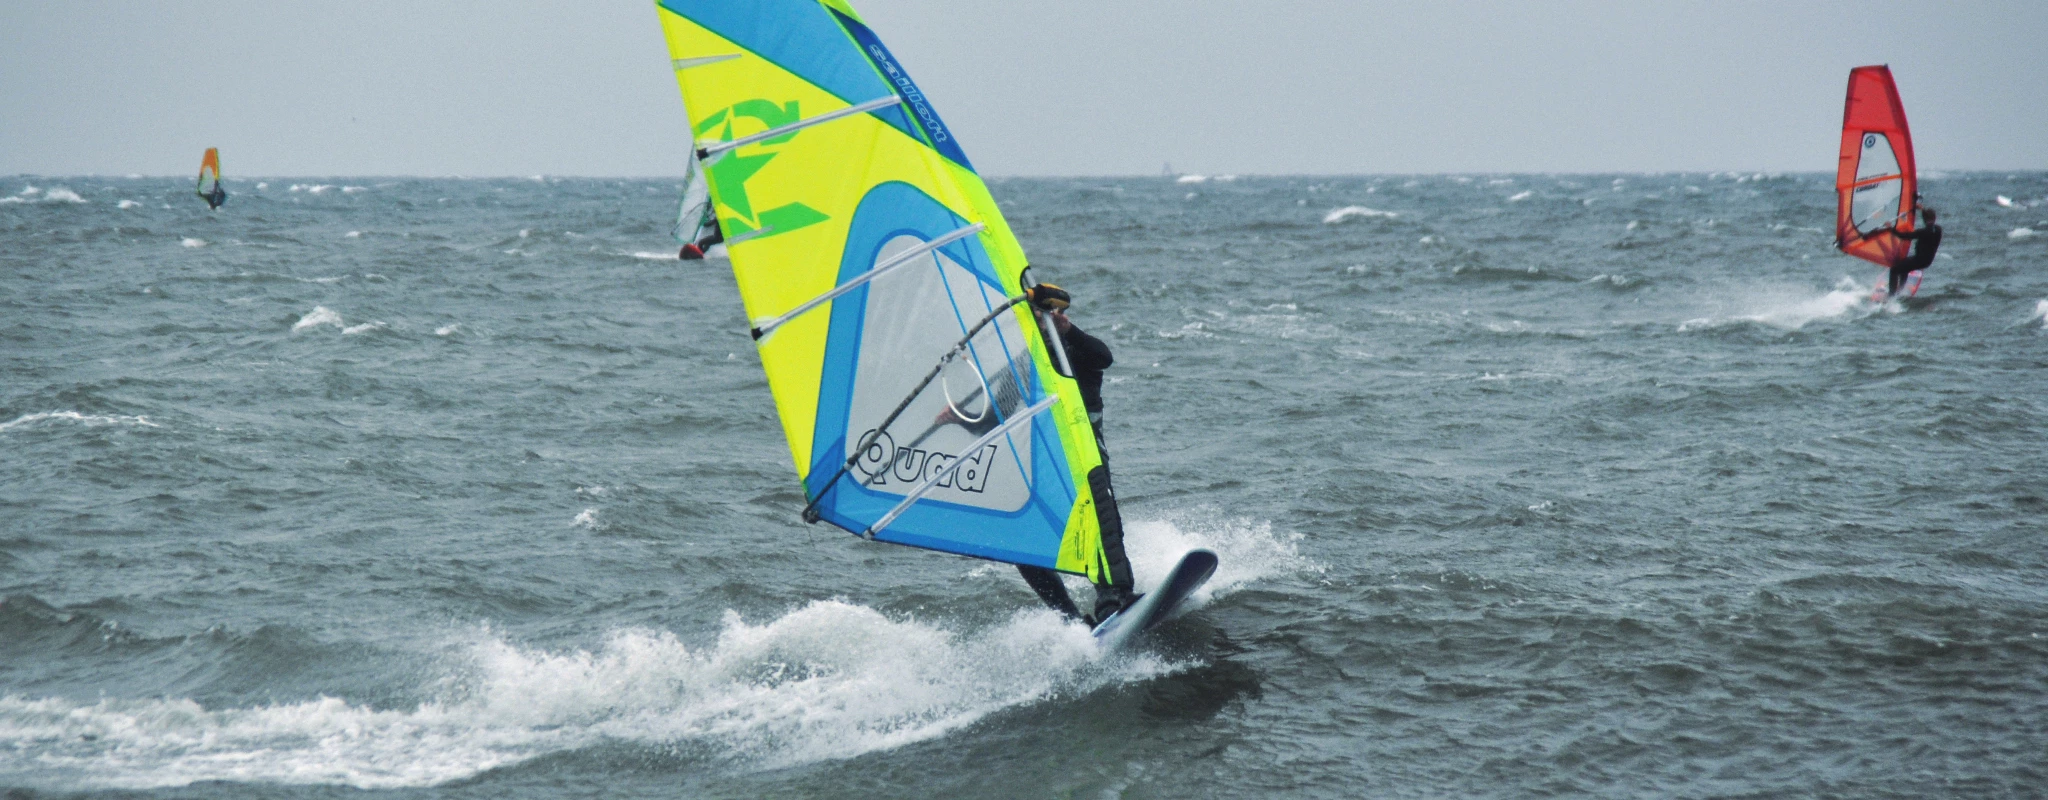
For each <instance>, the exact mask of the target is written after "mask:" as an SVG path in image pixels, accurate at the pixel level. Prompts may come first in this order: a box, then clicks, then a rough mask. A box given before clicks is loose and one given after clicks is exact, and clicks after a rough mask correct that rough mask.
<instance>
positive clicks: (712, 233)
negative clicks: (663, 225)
mask: <svg viewBox="0 0 2048 800" xmlns="http://www.w3.org/2000/svg"><path fill="white" fill-rule="evenodd" d="M692 149H694V147H693V148H692ZM688 163H689V166H688V167H687V168H686V170H687V171H686V172H684V173H683V196H682V200H681V201H679V202H678V203H677V204H676V222H675V224H674V225H672V226H670V227H669V231H668V233H669V236H671V237H674V238H675V240H676V244H678V245H681V246H682V250H681V251H680V253H679V255H680V257H682V258H684V259H698V258H704V257H706V256H708V255H710V254H711V248H712V247H714V246H716V245H717V244H718V242H720V241H722V240H723V238H724V237H722V236H720V235H719V233H718V212H717V209H714V208H713V207H712V205H711V187H710V185H708V184H707V183H706V182H705V180H704V170H703V168H702V167H700V166H699V165H698V164H697V156H696V154H695V153H692V154H691V155H690V157H689V161H688Z"/></svg>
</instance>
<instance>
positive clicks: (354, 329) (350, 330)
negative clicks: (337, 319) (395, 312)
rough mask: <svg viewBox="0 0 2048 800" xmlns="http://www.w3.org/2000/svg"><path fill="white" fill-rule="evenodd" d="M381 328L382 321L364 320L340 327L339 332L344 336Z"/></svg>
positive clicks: (382, 326)
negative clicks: (359, 323)
mask: <svg viewBox="0 0 2048 800" xmlns="http://www.w3.org/2000/svg"><path fill="white" fill-rule="evenodd" d="M294 327H296V326H294ZM383 329H384V323H382V322H365V323H363V324H361V325H350V326H348V327H346V328H342V329H341V332H342V335H344V336H353V335H355V334H358V333H369V332H371V331H381V330H383Z"/></svg>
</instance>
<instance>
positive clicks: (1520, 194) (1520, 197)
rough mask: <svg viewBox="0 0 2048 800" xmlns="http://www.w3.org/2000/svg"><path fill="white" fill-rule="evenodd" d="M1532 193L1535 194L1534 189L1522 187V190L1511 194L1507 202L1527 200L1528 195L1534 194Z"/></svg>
mask: <svg viewBox="0 0 2048 800" xmlns="http://www.w3.org/2000/svg"><path fill="white" fill-rule="evenodd" d="M1534 194H1536V190H1535V189H1523V190H1522V191H1520V192H1518V193H1516V194H1514V195H1513V196H1510V197H1509V198H1508V202H1510V203H1519V202H1522V201H1523V200H1527V199H1529V198H1530V196H1532V195H1534Z"/></svg>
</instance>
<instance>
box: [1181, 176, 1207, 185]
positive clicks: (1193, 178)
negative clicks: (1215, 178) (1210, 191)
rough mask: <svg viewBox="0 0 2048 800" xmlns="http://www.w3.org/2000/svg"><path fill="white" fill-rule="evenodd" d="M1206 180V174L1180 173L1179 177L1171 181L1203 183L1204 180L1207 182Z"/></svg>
mask: <svg viewBox="0 0 2048 800" xmlns="http://www.w3.org/2000/svg"><path fill="white" fill-rule="evenodd" d="M1208 180H1209V176H1207V175H1182V176H1180V177H1178V178H1175V179H1173V182H1174V183H1204V182H1207V181H1208Z"/></svg>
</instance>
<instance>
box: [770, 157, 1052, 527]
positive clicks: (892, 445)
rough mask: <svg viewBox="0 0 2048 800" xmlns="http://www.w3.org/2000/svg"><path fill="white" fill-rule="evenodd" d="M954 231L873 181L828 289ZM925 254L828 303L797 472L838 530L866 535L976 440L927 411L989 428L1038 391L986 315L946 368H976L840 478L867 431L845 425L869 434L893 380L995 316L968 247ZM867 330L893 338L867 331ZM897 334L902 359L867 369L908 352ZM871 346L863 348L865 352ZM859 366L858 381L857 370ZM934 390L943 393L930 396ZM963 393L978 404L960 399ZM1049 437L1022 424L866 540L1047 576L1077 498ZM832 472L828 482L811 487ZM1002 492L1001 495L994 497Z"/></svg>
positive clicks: (914, 195) (1009, 326) (891, 401)
mask: <svg viewBox="0 0 2048 800" xmlns="http://www.w3.org/2000/svg"><path fill="white" fill-rule="evenodd" d="M967 224H968V222H967V221H966V220H964V219H961V218H960V217H959V216H958V215H956V214H954V213H952V212H951V211H949V210H947V209H946V208H945V207H944V206H942V205H940V204H939V203H938V202H937V201H935V200H933V199H932V198H931V197H929V196H927V195H925V194H924V193H923V192H921V191H919V190H918V189H916V188H914V187H912V186H910V185H908V184H903V183H885V184H880V185H878V186H876V187H875V188H874V189H873V190H871V191H870V192H869V193H868V194H867V196H866V197H865V198H863V199H862V201H861V203H860V205H859V206H858V208H857V210H856V211H855V213H854V216H853V219H852V221H851V222H850V224H849V231H848V234H847V239H846V248H845V251H844V255H843V258H842V261H841V266H840V273H839V280H840V281H841V282H844V281H847V280H851V279H853V278H856V277H859V276H860V275H862V274H863V273H865V272H867V271H868V270H869V269H871V268H872V267H873V266H874V265H875V264H876V263H877V262H878V261H880V260H882V259H885V258H886V257H888V255H889V254H890V252H893V251H890V250H887V249H886V248H889V247H891V245H892V243H893V244H894V245H895V246H896V247H898V248H900V247H902V246H904V245H905V243H908V242H925V241H930V240H932V239H936V238H938V237H940V236H943V235H945V234H947V233H949V232H952V231H955V230H958V229H960V228H962V227H965V226H966V225H967ZM933 256H937V257H936V258H935V257H933ZM933 256H922V257H920V258H921V259H923V263H913V264H911V265H908V266H905V267H903V268H902V269H900V270H896V271H894V272H892V273H891V274H889V275H886V276H883V277H881V278H878V279H876V280H875V281H873V282H871V283H869V284H867V285H863V286H861V287H860V288H857V289H855V290H853V291H851V292H848V293H847V294H845V295H843V296H841V297H840V298H838V299H837V300H835V301H833V304H832V317H831V322H830V325H829V327H830V332H829V334H828V336H827V344H826V348H825V363H824V372H823V376H822V381H821V383H820V387H819V396H818V406H817V408H818V415H817V420H816V428H815V431H816V433H815V438H814V439H813V442H814V445H813V450H812V457H813V458H814V459H815V461H814V463H813V464H812V466H811V469H810V471H809V475H810V480H811V481H813V482H815V484H814V485H809V486H807V487H806V489H807V491H808V492H809V493H810V494H811V495H813V496H817V495H818V494H819V493H820V492H823V496H822V497H820V498H819V502H818V503H817V505H816V508H817V510H818V513H819V515H820V516H821V517H823V518H824V519H825V520H826V521H828V522H831V523H832V524H834V525H838V526H840V527H843V528H846V529H848V530H852V531H860V530H864V529H866V527H867V526H868V525H869V524H871V523H873V522H874V521H875V520H877V519H879V518H880V517H881V516H882V515H884V514H886V513H888V512H889V510H890V509H892V508H894V507H895V506H896V505H897V503H898V502H899V501H901V500H902V498H903V497H904V496H905V493H906V492H907V491H908V490H909V488H910V487H911V486H913V485H915V484H916V483H917V481H918V479H920V478H923V477H925V476H929V475H934V474H937V473H935V472H934V471H933V470H934V469H935V468H936V466H937V465H939V464H943V463H945V462H946V461H950V460H951V459H952V457H953V456H955V455H957V452H956V451H957V449H959V448H961V447H964V446H965V443H967V442H968V441H970V440H972V439H974V438H977V437H976V436H975V435H974V431H973V430H971V429H969V427H968V426H965V425H957V424H956V425H940V424H938V423H935V422H934V419H935V416H934V413H933V412H934V410H938V409H948V408H952V407H954V406H953V404H955V403H958V404H959V405H961V406H966V407H977V406H976V403H977V402H978V403H979V406H978V408H979V409H980V410H979V412H978V413H980V414H982V415H985V419H986V422H985V424H986V425H988V426H992V425H993V424H994V423H995V422H996V421H998V420H1000V419H1004V418H1007V415H1008V414H1010V413H1013V412H1015V411H1016V410H1017V409H1018V408H1020V407H1021V406H1022V405H1023V404H1026V403H1028V402H1034V401H1036V400H1039V399H1042V398H1043V396H1044V395H1043V389H1042V387H1041V386H1040V385H1039V384H1040V381H1039V380H1038V379H1037V378H1036V377H1035V376H1034V375H1033V374H1031V365H1030V360H1029V355H1028V349H1027V348H1026V346H1025V343H1024V342H1023V341H1021V336H1022V333H1021V330H1020V329H1018V328H1017V327H1016V325H1015V324H1014V322H1012V321H1009V320H1008V319H1007V318H1005V317H1003V316H1001V315H999V316H998V323H997V324H991V325H988V326H986V327H985V328H984V329H983V330H982V331H981V332H980V333H978V334H977V335H976V336H975V337H974V339H973V347H972V348H971V350H970V352H969V353H968V354H966V355H964V356H962V358H961V359H960V361H959V362H958V363H961V364H965V363H966V362H969V361H972V362H974V363H975V364H978V365H981V368H980V371H979V372H975V373H969V372H965V371H964V369H963V371H962V373H961V374H965V375H970V376H974V378H973V379H971V380H969V381H966V382H955V383H954V384H952V386H951V389H950V390H947V389H944V388H943V387H940V386H934V387H933V388H930V389H927V390H926V391H924V392H922V393H921V394H920V395H918V396H917V397H916V400H917V402H913V403H912V404H911V405H910V406H908V408H909V413H906V414H904V415H903V416H902V417H901V418H900V420H899V421H898V422H896V423H892V424H891V426H890V427H889V429H888V430H886V431H884V433H886V434H888V435H889V436H890V437H891V438H889V439H888V442H889V444H887V445H886V446H879V447H878V448H877V451H878V452H880V453H882V454H881V455H878V456H877V457H876V458H875V459H874V461H873V463H871V464H867V465H865V466H864V467H863V468H861V469H855V470H853V471H850V472H846V473H844V474H842V473H841V472H840V466H841V465H842V464H844V463H845V461H846V458H847V456H848V453H847V448H848V446H849V444H848V443H849V441H850V440H852V441H859V440H860V437H861V436H862V435H863V434H865V433H867V429H863V430H855V431H849V424H850V422H852V421H855V420H857V421H858V422H855V423H853V424H860V425H864V426H868V425H876V424H879V422H880V421H881V418H882V416H883V415H884V414H885V413H886V411H887V409H888V408H890V407H894V406H895V405H896V403H898V402H900V401H901V400H902V399H903V398H904V396H905V393H906V392H909V391H911V389H912V387H911V386H909V385H906V384H910V383H914V382H915V381H916V379H917V378H919V377H921V376H922V375H923V374H925V373H926V372H927V371H928V370H930V369H931V367H932V366H934V365H935V364H937V363H938V360H939V356H940V355H942V354H943V353H944V352H945V350H947V349H948V348H950V347H951V346H952V345H953V344H954V343H955V342H957V341H959V339H960V338H961V337H963V336H965V335H966V333H967V332H968V330H969V329H970V328H972V327H973V326H974V325H975V323H976V322H977V321H979V320H981V319H983V318H985V317H987V316H988V315H989V313H990V312H991V311H993V310H994V309H996V308H999V307H1004V304H1003V299H1004V298H1003V291H1002V288H1001V287H1002V283H1001V281H1000V280H999V279H998V278H997V276H996V275H995V273H994V271H993V268H992V262H991V260H990V258H989V256H988V254H987V253H986V252H985V251H983V250H982V247H981V243H980V242H979V241H978V239H977V238H976V237H968V238H965V239H961V240H959V241H956V242H953V243H950V244H948V245H946V246H944V247H941V248H939V249H938V250H937V251H936V252H935V253H934V254H933ZM906 287H908V288H906ZM891 292H894V294H890V293H891ZM871 306H872V307H871ZM1004 313H1005V314H1007V313H1009V312H1004ZM906 319H908V320H911V321H908V322H906V321H905V320H906ZM878 324H879V325H883V326H884V327H889V326H895V330H894V331H887V330H878V329H877V328H875V327H873V326H874V325H878ZM908 334H917V335H916V336H915V342H916V344H917V347H916V348H914V349H915V351H916V352H915V353H914V354H906V355H902V356H901V359H900V360H895V361H888V362H884V361H880V360H878V354H879V358H895V357H897V355H898V354H902V353H905V351H906V349H910V348H905V347H903V346H902V342H904V341H907V340H906V339H905V336H906V335H908ZM892 337H893V338H892ZM870 338H874V339H876V341H875V342H874V343H872V346H866V345H870V343H869V342H868V340H869V339H870ZM1020 353H1021V354H1023V355H1022V356H1021V357H1019V355H1018V354H1020ZM864 369H865V370H869V371H870V372H869V373H867V374H864V373H863V370H864ZM939 383H940V384H945V383H946V380H945V379H942V380H941V381H939ZM976 387H978V389H977V388H976ZM969 390H972V391H969ZM945 391H951V392H953V393H954V394H953V395H952V396H947V397H943V398H942V397H941V395H943V394H944V393H945ZM864 393H865V396H863V394H864ZM976 394H980V395H982V396H983V399H981V400H979V401H977V400H975V399H973V397H974V395H976ZM963 398H965V400H963ZM971 413H973V412H970V414H971ZM1056 431H1057V428H1056V426H1055V425H1054V424H1053V422H1052V420H1051V418H1050V416H1049V415H1040V416H1038V417H1034V418H1033V419H1032V420H1031V422H1029V423H1027V424H1026V425H1024V426H1023V427H1021V428H1019V429H1018V430H1016V431H1014V432H1012V433H1010V434H1009V435H1007V436H1005V437H1002V438H1001V439H999V440H998V441H997V442H996V444H994V445H991V446H990V447H989V448H988V452H986V453H977V454H975V456H976V458H975V459H973V460H972V462H971V466H969V467H962V468H961V469H960V470H959V471H957V472H955V473H954V475H953V476H952V477H951V478H950V479H949V482H948V483H942V484H940V485H941V486H950V487H953V488H950V489H948V490H946V491H940V492H935V493H934V494H932V495H927V496H926V497H925V498H924V499H922V500H919V501H918V502H917V503H916V504H915V505H913V506H911V508H910V509H909V510H908V511H906V512H905V513H904V514H903V515H902V516H900V517H898V518H897V519H896V521H895V522H893V523H892V524H890V525H889V527H887V528H885V529H883V530H882V531H880V532H878V533H877V534H876V537H875V538H877V539H880V540H883V541H888V542H895V543H898V544H907V545H912V546H916V547H924V548H929V549H933V550H940V551H944V552H949V553H959V554H962V555H969V556H976V557H980V558H988V559H994V560H997V561H1005V562H1009V563H1015V564H1031V565H1036V566H1043V567H1048V568H1049V567H1052V566H1054V565H1055V563H1056V562H1057V560H1058V551H1059V547H1060V541H1061V537H1062V535H1063V534H1064V532H1065V528H1066V519H1067V515H1068V514H1069V512H1070V510H1071V509H1072V508H1073V505H1074V503H1075V502H1076V499H1077V496H1078V493H1077V491H1076V489H1075V487H1074V485H1073V483H1072V480H1071V477H1070V474H1069V473H1070V471H1069V469H1068V465H1067V464H1066V460H1065V456H1064V453H1063V451H1062V449H1061V443H1060V441H1059V440H1058V437H1057V433H1056ZM935 434H936V435H935ZM883 472H888V473H889V474H881V475H879V476H877V477H879V479H880V482H879V483H877V482H876V481H875V478H871V477H868V476H870V475H871V474H873V473H883ZM991 475H993V477H991ZM835 476H836V477H837V480H836V481H834V482H833V483H832V485H830V486H825V485H823V482H825V481H827V480H833V479H834V478H835ZM969 484H975V485H976V486H977V487H978V486H980V485H983V484H986V485H987V487H988V488H987V491H986V493H980V492H982V489H981V488H967V487H968V486H969ZM1003 487H1007V488H1003ZM1005 491H1008V492H1010V494H1008V495H1004V496H999V495H1002V494H1003V492H1005ZM948 492H950V494H949V493H948ZM970 493H980V494H970ZM1004 497H1008V498H1010V499H1004Z"/></svg>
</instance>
